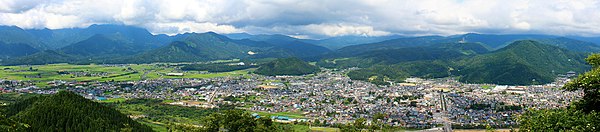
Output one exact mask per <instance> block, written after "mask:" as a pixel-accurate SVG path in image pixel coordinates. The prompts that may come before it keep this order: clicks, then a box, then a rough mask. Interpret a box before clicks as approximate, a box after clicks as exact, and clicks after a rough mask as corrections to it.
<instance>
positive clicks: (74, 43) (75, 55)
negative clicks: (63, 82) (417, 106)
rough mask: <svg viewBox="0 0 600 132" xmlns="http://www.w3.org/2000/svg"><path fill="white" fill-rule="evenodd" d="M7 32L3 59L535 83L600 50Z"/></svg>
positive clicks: (0, 39)
mask: <svg viewBox="0 0 600 132" xmlns="http://www.w3.org/2000/svg"><path fill="white" fill-rule="evenodd" d="M0 34H1V36H0V55H1V56H2V61H0V64H2V65H33V64H51V63H74V64H89V63H100V64H116V63H155V62H198V61H212V60H223V59H236V58H239V59H264V58H289V57H296V58H300V59H303V60H305V61H319V63H318V65H319V66H322V67H331V68H348V67H360V68H365V69H364V70H363V71H357V72H364V73H363V74H369V75H363V76H364V77H355V78H356V79H365V77H367V78H368V77H370V76H381V77H387V78H398V79H383V78H380V79H382V80H381V81H391V80H396V81H398V80H399V79H400V78H405V77H409V76H421V77H444V76H451V75H458V76H462V77H463V78H461V80H463V81H465V82H466V81H470V82H477V83H494V82H496V83H503V82H506V83H510V82H511V81H513V82H512V83H517V84H529V83H534V82H530V81H524V82H523V81H521V82H514V80H510V79H509V80H506V79H507V78H508V77H509V76H510V75H513V74H524V76H526V77H528V78H526V79H522V80H534V79H535V80H536V81H537V82H535V83H540V82H542V83H545V82H548V81H551V79H552V77H554V76H555V75H556V74H558V73H564V72H566V71H578V72H581V71H584V69H586V68H588V66H587V65H586V64H585V63H583V59H582V58H583V57H584V56H586V55H587V54H588V53H590V52H598V51H600V46H599V45H598V44H597V43H595V41H593V40H597V39H595V38H585V37H564V36H552V35H521V34H508V35H491V34H475V33H469V34H463V35H453V36H447V37H444V36H417V37H409V36H394V35H392V36H382V37H367V36H343V37H332V38H326V39H321V40H312V39H298V38H294V37H290V36H286V35H279V34H274V35H251V34H246V33H237V34H217V33H214V32H207V33H184V34H177V35H173V36H168V35H164V34H158V35H153V34H151V33H150V32H148V31H147V30H146V29H143V28H138V27H133V26H123V25H92V26H90V27H88V28H73V29H57V30H50V29H41V30H38V29H28V30H24V29H21V28H19V27H15V26H0ZM521 40H528V41H521ZM529 40H531V41H529ZM583 40H587V41H583ZM402 65H404V66H402ZM407 65H409V66H410V65H412V66H413V67H407ZM416 65H423V66H434V68H437V69H436V70H433V69H427V68H431V67H423V68H417V67H414V66H416ZM436 66H437V67H436ZM384 67H388V68H389V67H393V68H392V69H394V72H395V73H396V75H391V74H390V75H386V74H383V73H381V72H390V71H381V69H382V68H384ZM443 67H446V68H443ZM414 68H417V69H414ZM442 69H450V70H445V71H443V70H442ZM365 70H366V71H365ZM437 70H442V71H443V72H441V73H443V74H444V75H442V74H440V73H436V74H435V75H434V74H431V72H434V71H437ZM421 71H422V72H421ZM400 72H402V73H401V74H400ZM437 72H439V71H437ZM521 72H523V73H521ZM446 73H447V74H446ZM388 74H389V73H388ZM355 75H356V74H355ZM492 76H493V77H494V78H492ZM504 76H506V77H504ZM530 78H531V79H530Z"/></svg>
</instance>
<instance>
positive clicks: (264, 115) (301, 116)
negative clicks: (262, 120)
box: [253, 111, 306, 119]
mask: <svg viewBox="0 0 600 132" xmlns="http://www.w3.org/2000/svg"><path fill="white" fill-rule="evenodd" d="M253 113H256V114H258V115H260V116H263V117H269V118H271V116H287V117H290V118H296V119H305V118H306V117H305V116H304V115H303V114H302V113H294V112H277V113H268V112H260V111H257V112H253Z"/></svg>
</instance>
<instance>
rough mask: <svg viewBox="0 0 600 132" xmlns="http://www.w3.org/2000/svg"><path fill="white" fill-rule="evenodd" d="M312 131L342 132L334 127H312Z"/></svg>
mask: <svg viewBox="0 0 600 132" xmlns="http://www.w3.org/2000/svg"><path fill="white" fill-rule="evenodd" d="M310 130H311V131H313V132H314V131H316V132H340V129H339V128H333V127H311V128H310Z"/></svg>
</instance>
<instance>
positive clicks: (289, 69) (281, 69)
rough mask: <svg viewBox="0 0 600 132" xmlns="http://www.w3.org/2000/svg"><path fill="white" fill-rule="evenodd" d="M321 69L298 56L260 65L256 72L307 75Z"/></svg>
mask: <svg viewBox="0 0 600 132" xmlns="http://www.w3.org/2000/svg"><path fill="white" fill-rule="evenodd" d="M318 71H320V70H319V67H317V66H313V65H310V64H308V63H306V62H304V61H302V60H300V59H298V58H282V59H277V60H274V61H271V62H268V63H266V64H262V65H260V67H258V69H256V71H255V73H257V74H262V75H269V76H274V75H306V74H311V73H316V72H318Z"/></svg>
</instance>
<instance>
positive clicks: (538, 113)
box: [519, 54, 600, 132]
mask: <svg viewBox="0 0 600 132" xmlns="http://www.w3.org/2000/svg"><path fill="white" fill-rule="evenodd" d="M598 56H599V55H598V54H595V55H591V56H590V57H588V58H587V59H586V61H587V62H588V63H589V64H591V65H592V66H593V67H594V69H593V70H592V71H589V72H587V73H585V74H583V75H580V76H579V77H578V78H577V79H575V80H573V81H571V82H569V83H568V84H567V85H565V86H564V88H565V89H566V90H571V91H575V90H582V91H583V93H584V96H583V99H581V100H579V101H577V102H574V103H572V105H571V106H570V107H569V108H567V109H550V110H529V111H527V112H525V114H523V115H522V116H521V117H520V118H519V121H520V124H521V127H520V129H521V130H524V131H590V132H591V131H599V130H600V127H599V126H600V113H598V112H600V111H599V110H600V107H598V105H599V104H600V103H599V102H600V96H599V95H600V79H599V78H600V72H599V71H600V69H599V68H598V66H600V65H599V64H598V63H597V62H600V58H599V57H598Z"/></svg>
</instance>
